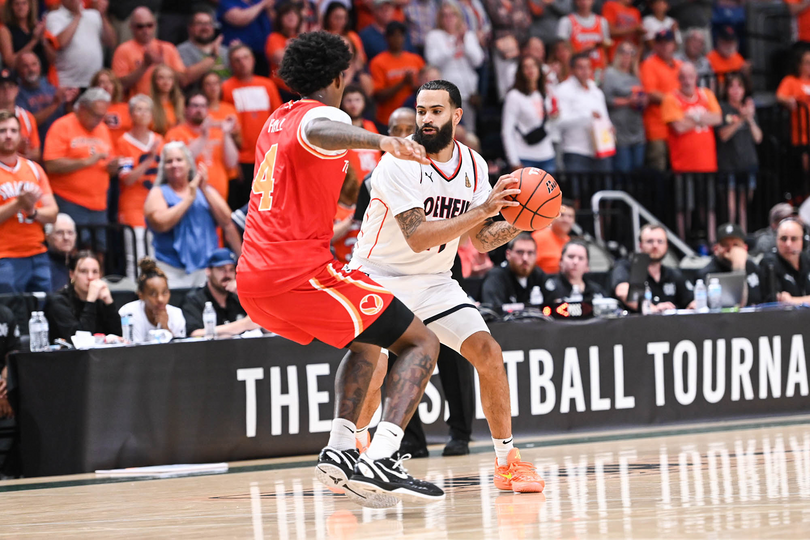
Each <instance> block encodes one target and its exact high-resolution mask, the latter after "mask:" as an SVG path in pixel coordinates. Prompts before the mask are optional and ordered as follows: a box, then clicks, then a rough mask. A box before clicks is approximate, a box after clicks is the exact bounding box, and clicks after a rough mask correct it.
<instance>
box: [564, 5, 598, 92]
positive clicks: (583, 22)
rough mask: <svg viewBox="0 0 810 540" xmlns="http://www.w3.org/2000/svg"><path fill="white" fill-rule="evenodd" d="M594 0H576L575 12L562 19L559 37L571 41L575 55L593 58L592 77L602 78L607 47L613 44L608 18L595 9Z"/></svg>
mask: <svg viewBox="0 0 810 540" xmlns="http://www.w3.org/2000/svg"><path fill="white" fill-rule="evenodd" d="M592 9H593V0H574V13H572V14H570V15H569V16H567V17H564V18H562V19H560V24H559V26H558V27H557V37H558V38H560V39H564V40H566V41H568V42H570V43H571V49H572V50H573V51H574V54H575V55H579V54H580V53H582V54H584V55H586V56H587V57H589V58H590V59H591V69H592V70H593V73H592V74H591V76H592V77H595V78H596V80H597V81H601V80H602V70H603V69H605V67H606V66H607V49H608V47H610V45H611V44H612V42H611V39H610V27H609V25H608V22H607V20H605V18H604V17H602V16H601V15H596V14H595V13H594V12H593V11H591V10H592Z"/></svg>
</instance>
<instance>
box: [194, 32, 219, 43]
mask: <svg viewBox="0 0 810 540" xmlns="http://www.w3.org/2000/svg"><path fill="white" fill-rule="evenodd" d="M194 39H195V40H196V41H197V43H199V44H200V45H208V44H209V43H212V42H213V41H214V40H215V39H217V36H216V34H214V33H212V34H211V36H210V37H202V36H197V37H196V38H194Z"/></svg>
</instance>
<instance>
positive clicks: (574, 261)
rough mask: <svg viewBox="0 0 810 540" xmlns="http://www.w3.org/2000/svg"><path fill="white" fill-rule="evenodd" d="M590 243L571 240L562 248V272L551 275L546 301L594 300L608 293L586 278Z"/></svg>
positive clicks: (545, 286) (546, 285)
mask: <svg viewBox="0 0 810 540" xmlns="http://www.w3.org/2000/svg"><path fill="white" fill-rule="evenodd" d="M589 263H590V255H589V254H588V245H587V244H586V243H585V242H583V241H582V240H571V241H570V242H568V243H567V244H565V246H564V247H563V250H562V256H561V257H560V273H559V274H556V275H553V276H550V277H549V278H548V279H547V280H546V282H545V285H544V289H545V297H546V303H547V304H550V303H552V302H592V301H593V299H594V298H604V297H605V296H608V294H607V293H606V292H605V291H604V290H603V289H602V287H600V286H599V284H598V283H596V282H594V281H591V280H590V279H585V274H587V273H588V272H589V271H590V266H589Z"/></svg>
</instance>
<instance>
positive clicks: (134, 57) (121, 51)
mask: <svg viewBox="0 0 810 540" xmlns="http://www.w3.org/2000/svg"><path fill="white" fill-rule="evenodd" d="M129 26H130V28H131V30H132V39H130V40H129V41H125V42H124V43H122V44H121V45H119V46H118V47H117V48H116V49H115V54H114V55H113V60H112V69H113V71H114V72H115V74H116V76H117V77H118V78H119V79H121V85H122V86H123V87H124V91H125V92H126V93H127V95H128V96H134V95H135V94H148V93H149V88H150V81H152V80H153V79H154V76H153V73H152V72H153V71H154V70H155V67H156V66H158V65H161V64H163V65H166V66H168V67H169V68H171V69H172V70H174V72H176V73H177V76H178V81H179V83H180V86H185V84H186V82H187V81H188V79H189V77H188V75H187V74H186V66H185V65H184V64H183V60H182V58H180V53H178V52H177V49H176V48H175V46H174V45H172V44H171V43H169V42H167V41H161V40H159V39H157V38H155V28H156V26H157V24H156V22H155V15H154V14H153V13H152V12H151V11H150V10H149V8H147V7H139V8H136V9H135V11H133V12H132V16H131V17H130V19H129ZM202 68H204V66H201V67H198V68H197V71H199V72H200V73H199V74H198V77H199V75H202V74H203V73H205V72H206V71H207V69H202ZM152 99H154V98H152Z"/></svg>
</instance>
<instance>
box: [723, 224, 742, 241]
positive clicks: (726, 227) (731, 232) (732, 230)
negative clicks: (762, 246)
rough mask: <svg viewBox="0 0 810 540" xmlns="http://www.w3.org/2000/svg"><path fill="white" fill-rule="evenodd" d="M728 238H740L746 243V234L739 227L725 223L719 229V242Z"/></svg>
mask: <svg viewBox="0 0 810 540" xmlns="http://www.w3.org/2000/svg"><path fill="white" fill-rule="evenodd" d="M726 238H739V239H740V240H742V241H743V242H745V233H744V232H743V230H742V229H741V228H740V226H739V225H735V224H733V223H725V224H723V225H720V226H719V227H717V242H721V241H723V240H725V239H726Z"/></svg>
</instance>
